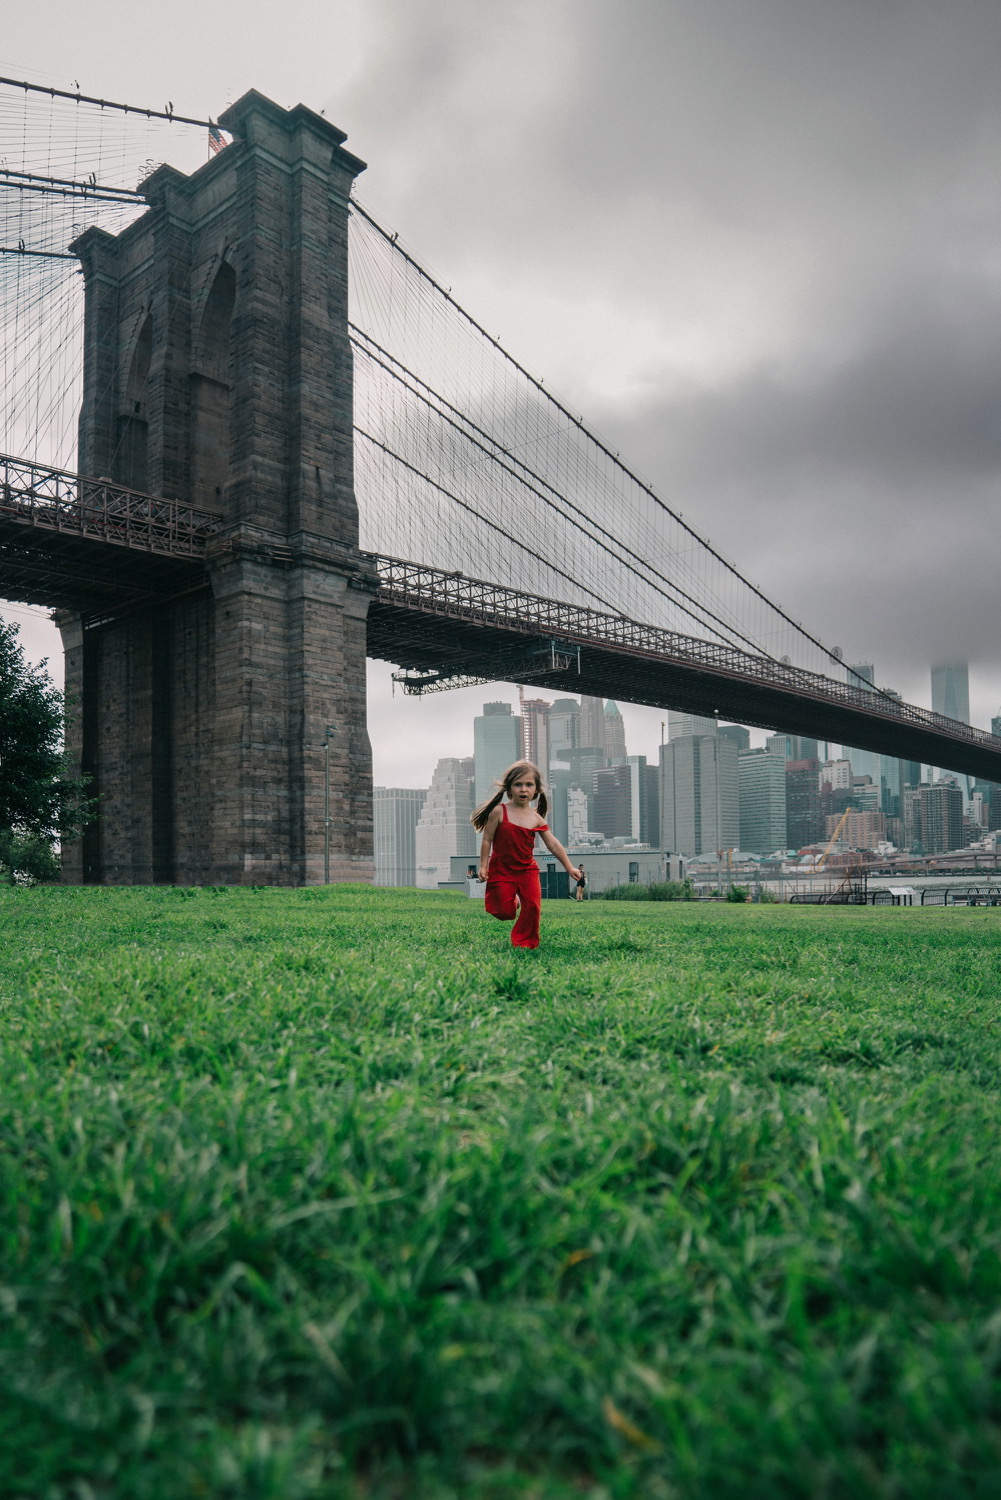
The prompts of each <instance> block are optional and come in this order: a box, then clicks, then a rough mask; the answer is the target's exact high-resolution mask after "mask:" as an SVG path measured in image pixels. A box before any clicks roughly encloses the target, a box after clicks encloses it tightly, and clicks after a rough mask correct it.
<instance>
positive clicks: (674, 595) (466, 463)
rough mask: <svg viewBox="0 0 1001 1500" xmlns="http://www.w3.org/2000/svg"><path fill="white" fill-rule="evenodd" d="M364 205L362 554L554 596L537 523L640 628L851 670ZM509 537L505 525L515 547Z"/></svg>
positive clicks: (357, 288) (359, 289)
mask: <svg viewBox="0 0 1001 1500" xmlns="http://www.w3.org/2000/svg"><path fill="white" fill-rule="evenodd" d="M352 207H353V209H354V211H355V212H354V216H353V218H352V262H351V289H352V296H353V302H352V309H353V310H352V320H353V326H352V341H353V345H354V348H355V353H356V413H357V417H358V421H359V424H360V425H361V426H362V428H363V429H364V431H365V432H366V433H369V434H371V435H375V436H377V437H378V439H379V442H380V443H381V445H382V447H381V448H380V449H379V450H378V454H376V453H375V452H374V451H372V452H368V453H359V456H358V471H357V483H358V493H359V500H360V503H361V507H362V517H363V530H364V534H365V537H366V545H367V546H371V548H372V550H374V551H379V552H382V553H389V554H393V555H396V556H401V557H403V556H406V557H412V558H414V560H424V561H426V562H428V563H429V564H431V565H438V566H442V567H454V568H456V569H459V570H460V571H463V572H466V573H470V574H473V575H474V576H478V577H499V576H501V575H503V576H504V577H505V578H506V579H507V580H508V581H509V582H510V583H511V585H512V586H515V587H517V586H522V587H525V588H527V589H530V590H532V591H534V592H540V593H544V592H551V591H552V590H553V587H554V583H553V578H552V577H551V576H547V574H549V573H551V571H552V570H551V569H547V568H546V565H545V562H542V563H535V564H534V565H533V566H532V567H531V568H530V569H529V571H528V574H527V576H525V575H522V574H520V572H519V565H518V564H517V562H516V561H515V559H516V558H517V557H518V556H519V555H521V554H522V551H523V549H522V548H521V547H520V545H519V538H520V536H521V533H522V532H523V531H525V529H526V528H527V529H528V531H529V532H530V534H531V535H532V537H533V544H534V552H535V555H536V557H538V556H539V555H540V554H541V556H542V557H543V558H544V559H545V558H548V557H552V558H556V557H560V558H561V559H563V560H564V561H565V562H569V563H570V564H571V566H570V568H569V571H570V572H571V573H572V574H573V576H574V577H575V579H576V580H577V581H578V582H582V581H584V580H586V581H587V585H588V588H589V590H590V591H591V592H592V593H593V591H594V586H595V584H597V588H598V591H599V592H600V594H601V596H602V598H604V599H605V600H606V602H608V603H609V604H610V605H611V606H612V607H614V608H615V609H616V610H618V611H619V612H620V613H622V614H624V615H627V616H629V617H630V618H634V619H640V620H645V621H647V622H649V623H651V624H658V625H661V626H664V627H666V628H669V629H680V630H687V631H689V632H690V631H691V629H692V622H693V621H694V622H695V623H696V624H697V626H698V631H699V633H700V634H708V635H709V636H710V637H711V638H716V639H719V640H724V641H726V642H728V643H730V644H733V645H737V646H739V647H740V648H741V649H744V650H746V649H748V648H750V649H752V650H755V651H758V652H760V653H761V654H762V655H764V656H766V657H770V658H772V659H776V660H781V659H782V658H784V657H787V658H789V659H790V660H794V661H795V662H796V664H797V665H801V666H804V667H807V668H808V669H810V670H814V671H817V670H819V671H827V672H829V671H830V669H831V665H832V663H837V664H838V669H839V671H840V670H843V669H842V668H841V667H840V658H839V656H838V654H837V653H836V652H834V651H832V650H831V649H830V648H828V647H826V646H825V645H824V644H823V643H822V642H821V641H819V640H818V639H817V638H816V637H815V636H813V635H811V634H810V633H809V632H808V631H807V630H806V629H805V628H804V627H803V626H802V625H801V624H799V622H798V621H795V620H794V619H792V617H791V616H790V615H788V614H787V612H786V611H784V610H783V609H782V608H781V607H780V606H779V605H777V604H775V603H774V602H773V601H771V600H770V599H768V598H767V596H766V595H765V594H764V592H763V591H762V590H761V589H759V588H758V587H757V586H756V585H755V584H753V583H752V582H751V581H750V580H749V579H748V578H746V577H745V576H744V575H743V574H742V573H741V572H740V571H739V569H737V568H736V567H735V566H734V565H733V564H732V563H730V562H729V561H728V560H727V559H726V558H725V557H724V556H723V554H722V553H720V552H719V550H718V549H717V548H715V547H714V546H713V545H712V544H711V543H710V542H709V541H707V540H706V539H705V538H704V537H702V536H701V535H700V534H699V533H698V532H697V530H696V529H695V528H694V527H693V526H692V525H691V524H690V523H689V522H688V521H687V520H685V518H684V517H683V516H682V515H680V513H679V512H678V511H677V510H676V509H674V508H673V507H672V506H670V505H669V504H668V503H667V502H666V501H664V500H663V499H662V497H661V496H659V495H658V494H657V493H656V492H655V491H654V489H653V487H652V486H651V485H650V484H648V483H647V482H646V481H645V480H643V479H642V478H640V476H638V475H637V474H636V473H635V472H634V471H632V470H631V469H629V467H628V466H627V465H626V464H624V463H623V462H622V460H621V459H620V457H619V456H618V454H616V453H615V452H614V451H613V450H612V448H611V446H610V445H609V444H608V443H606V442H604V441H603V440H602V439H600V438H599V437H597V436H596V435H595V434H594V433H593V432H592V431H591V430H590V429H589V428H588V427H587V426H586V424H585V423H584V421H583V419H582V418H581V417H580V416H578V415H577V414H576V413H574V412H573V411H572V410H571V409H570V408H569V407H568V406H567V405H566V404H565V403H563V402H561V401H560V400H559V399H558V398H557V397H556V396H555V395H554V394H553V392H551V391H550V390H549V389H547V388H546V387H545V385H544V383H543V381H542V380H541V379H539V378H538V377H536V376H534V375H533V374H532V373H531V372H530V371H528V370H527V369H526V368H525V366H524V365H522V364H521V363H520V362H519V361H518V360H517V359H515V358H514V357H513V356H512V355H511V354H510V353H509V352H508V351H507V350H506V349H505V348H504V347H503V345H501V343H500V341H499V339H497V338H495V337H493V336H492V335H491V334H489V333H488V332H487V330H486V329H485V328H484V326H483V325H482V324H481V323H480V322H478V321H477V320H476V319H475V318H474V317H473V316H472V315H471V314H470V313H468V312H467V311H466V309H465V308H463V307H462V305H461V304H460V303H459V302H458V301H457V299H456V298H455V297H453V296H452V293H451V291H450V290H449V289H448V288H446V287H444V286H443V285H442V284H441V282H440V281H439V280H438V279H437V278H435V277H434V276H433V275H432V274H431V273H430V272H429V271H427V270H426V269H425V268H424V267H423V266H421V265H420V263H419V262H418V261H417V259H416V258H415V257H414V256H413V255H412V254H411V252H410V251H409V250H407V249H406V248H404V247H403V246H401V245H400V242H399V237H398V236H396V235H393V234H390V232H389V231H388V230H386V229H385V228H383V226H382V225H380V224H379V223H378V221H377V220H376V219H375V218H374V217H373V216H372V215H371V214H370V213H369V212H368V210H367V209H366V208H365V207H364V206H363V205H362V204H360V203H358V202H357V201H354V202H353V204H352ZM394 461H395V463H396V464H397V465H398V466H399V468H400V470H401V472H399V473H395V474H394V472H393V465H394ZM454 494H462V495H463V496H464V497H465V499H466V501H467V502H468V504H469V505H471V506H472V508H473V510H474V511H476V512H478V513H479V515H480V516H481V517H483V516H486V517H488V518H489V519H490V520H491V522H492V523H494V524H492V525H491V526H490V527H486V525H485V523H484V522H483V521H482V520H481V521H480V523H479V524H477V522H476V517H475V515H471V514H470V512H469V510H467V511H466V513H465V514H464V515H463V516H462V517H459V516H457V515H456V513H455V511H454V509H453V510H452V511H451V512H450V510H449V507H448V506H447V505H445V504H444V503H443V497H444V496H446V495H454ZM515 517H517V521H515V520H514V518H515ZM498 527H500V529H501V530H502V531H503V530H504V528H505V527H506V528H507V535H508V542H507V545H506V546H505V545H503V544H501V545H498V531H497V528H498ZM562 596H563V597H566V594H565V589H564V590H563V593H562ZM567 602H574V600H573V599H568V600H567Z"/></svg>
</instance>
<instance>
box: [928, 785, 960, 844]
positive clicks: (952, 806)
mask: <svg viewBox="0 0 1001 1500" xmlns="http://www.w3.org/2000/svg"><path fill="white" fill-rule="evenodd" d="M920 795H921V843H922V845H923V846H924V852H925V853H926V854H946V853H948V851H949V850H951V849H962V848H963V847H964V844H965V839H964V834H963V793H962V789H961V788H960V787H958V786H957V785H956V784H955V782H948V781H937V782H936V783H935V785H934V786H923V787H921V788H920Z"/></svg>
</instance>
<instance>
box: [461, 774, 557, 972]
mask: <svg viewBox="0 0 1001 1500" xmlns="http://www.w3.org/2000/svg"><path fill="white" fill-rule="evenodd" d="M494 784H495V786H497V788H498V790H497V792H496V793H495V794H494V795H493V796H492V797H488V798H487V800H486V802H483V803H481V804H480V806H479V807H478V808H477V809H476V811H475V812H474V813H473V815H472V818H471V819H470V822H471V823H472V825H473V827H474V828H477V829H479V830H480V832H481V833H482V834H483V841H482V843H481V845H480V873H479V877H478V878H479V879H480V880H485V881H486V883H487V889H486V895H485V898H484V905H485V907H486V909H487V911H488V912H489V913H490V915H491V916H492V917H497V919H498V920H499V921H501V922H510V921H512V919H514V918H517V921H515V924H514V927H513V928H512V930H511V942H512V943H513V945H514V947H516V948H537V947H538V946H539V918H540V917H541V915H542V887H541V884H540V881H539V867H538V865H537V864H536V863H535V836H536V834H538V835H539V837H540V838H541V839H542V842H543V843H544V844H545V846H546V848H547V849H548V850H549V852H550V854H554V855H555V856H556V858H557V859H558V860H559V862H560V864H561V865H562V866H563V868H564V869H565V870H566V872H567V874H568V875H569V876H570V877H571V878H572V879H573V880H577V879H579V877H580V871H579V870H576V869H574V867H573V865H572V864H571V863H570V856H569V855H568V854H567V851H566V850H565V849H564V847H563V845H562V844H561V843H560V841H559V839H557V838H554V837H553V835H552V834H551V833H550V832H549V824H548V823H547V822H546V821H545V817H546V813H547V812H548V811H549V799H548V798H547V796H546V794H545V792H544V791H543V789H542V775H541V773H540V771H539V768H538V766H533V764H532V762H531V761H530V760H516V761H515V763H514V765H513V766H509V767H508V769H507V770H506V771H505V772H504V775H503V777H502V778H501V780H500V781H499V782H495V783H494ZM505 797H506V798H507V799H508V800H507V801H506V802H505V801H504V798H505ZM533 803H534V804H535V806H534V807H533V805H532V804H533Z"/></svg>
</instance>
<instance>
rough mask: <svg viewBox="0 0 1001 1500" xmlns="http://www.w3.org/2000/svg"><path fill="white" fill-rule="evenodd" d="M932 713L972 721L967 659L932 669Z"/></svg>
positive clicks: (967, 722) (965, 722) (962, 720)
mask: <svg viewBox="0 0 1001 1500" xmlns="http://www.w3.org/2000/svg"><path fill="white" fill-rule="evenodd" d="M931 706H932V713H936V714H945V715H946V717H947V718H949V719H959V720H961V722H962V723H964V724H969V722H970V669H969V666H968V665H967V663H966V662H965V661H962V662H950V663H948V664H947V665H943V666H939V667H932V669H931Z"/></svg>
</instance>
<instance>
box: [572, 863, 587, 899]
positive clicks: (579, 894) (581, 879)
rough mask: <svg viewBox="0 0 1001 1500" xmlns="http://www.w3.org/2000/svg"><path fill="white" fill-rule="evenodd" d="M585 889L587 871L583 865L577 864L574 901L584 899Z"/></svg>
mask: <svg viewBox="0 0 1001 1500" xmlns="http://www.w3.org/2000/svg"><path fill="white" fill-rule="evenodd" d="M586 890H587V872H586V871H585V869H584V866H583V865H579V866H578V869H577V889H576V890H575V891H574V893H573V898H574V900H575V901H583V899H584V892H585V891H586Z"/></svg>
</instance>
